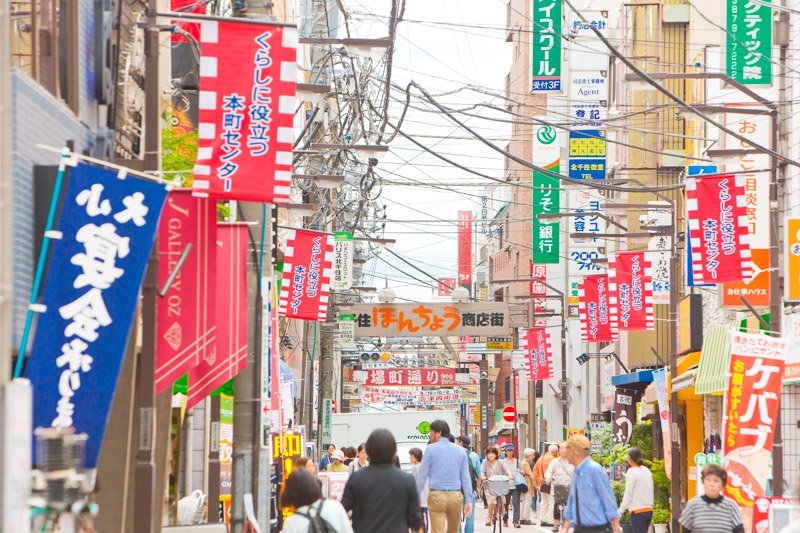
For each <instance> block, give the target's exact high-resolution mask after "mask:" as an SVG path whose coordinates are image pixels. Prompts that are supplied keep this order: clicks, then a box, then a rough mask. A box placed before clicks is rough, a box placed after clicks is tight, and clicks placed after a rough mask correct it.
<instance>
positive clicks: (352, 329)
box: [339, 315, 356, 348]
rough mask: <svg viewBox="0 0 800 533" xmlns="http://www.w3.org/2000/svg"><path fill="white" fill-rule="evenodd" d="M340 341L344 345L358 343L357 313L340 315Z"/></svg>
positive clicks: (351, 345)
mask: <svg viewBox="0 0 800 533" xmlns="http://www.w3.org/2000/svg"><path fill="white" fill-rule="evenodd" d="M339 342H340V344H341V346H342V347H348V348H350V347H353V346H355V345H356V317H355V315H339Z"/></svg>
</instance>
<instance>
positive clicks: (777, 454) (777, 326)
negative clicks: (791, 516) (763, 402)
mask: <svg viewBox="0 0 800 533" xmlns="http://www.w3.org/2000/svg"><path fill="white" fill-rule="evenodd" d="M785 50H786V47H785V46H781V53H782V54H783V55H785ZM784 59H785V57H784ZM782 68H783V67H782ZM780 79H781V83H785V81H784V76H781V77H780ZM770 118H771V120H770V122H771V124H770V127H771V145H770V148H772V149H773V150H777V148H778V107H777V105H776V106H775V107H774V108H772V109H770ZM770 163H771V164H770V172H769V211H770V225H769V230H770V231H769V266H770V269H769V329H770V331H771V332H772V336H773V337H780V336H781V319H782V318H783V305H782V303H781V296H782V294H781V267H780V254H781V252H780V246H781V224H780V222H781V217H782V213H783V211H781V200H782V198H781V194H780V193H781V191H780V183H779V182H778V160H777V158H775V156H771V157H770ZM782 386H783V385H781V387H782ZM772 480H773V481H772V493H773V495H774V496H776V497H778V498H780V497H781V496H783V436H782V432H781V408H780V404H779V405H778V409H777V411H776V413H775V432H774V434H773V439H772Z"/></svg>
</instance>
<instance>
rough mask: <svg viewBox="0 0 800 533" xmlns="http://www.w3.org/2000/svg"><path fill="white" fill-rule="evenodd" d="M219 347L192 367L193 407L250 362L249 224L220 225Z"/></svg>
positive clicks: (191, 400) (218, 257)
mask: <svg viewBox="0 0 800 533" xmlns="http://www.w3.org/2000/svg"><path fill="white" fill-rule="evenodd" d="M216 258H217V259H216V269H217V273H216V285H215V286H214V287H213V290H214V291H215V292H216V296H215V303H214V306H215V310H214V315H215V319H216V323H217V327H216V336H217V340H216V349H215V350H214V351H212V352H208V353H207V354H206V356H205V357H204V358H203V359H201V360H200V364H198V365H197V366H195V367H194V368H193V369H191V370H190V371H189V398H188V400H187V404H186V408H187V409H191V408H192V407H194V406H195V405H197V403H199V402H201V401H202V400H204V399H205V397H206V396H208V395H209V394H210V393H212V392H213V391H214V390H216V389H217V388H219V387H220V386H221V385H222V384H223V383H225V382H226V381H228V380H229V379H232V378H233V377H234V376H236V374H238V373H239V372H241V371H242V370H243V369H244V367H245V366H246V365H247V272H246V266H247V225H246V224H242V223H234V224H219V225H218V227H217V253H216Z"/></svg>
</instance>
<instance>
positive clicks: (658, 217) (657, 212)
mask: <svg viewBox="0 0 800 533" xmlns="http://www.w3.org/2000/svg"><path fill="white" fill-rule="evenodd" d="M647 203H648V205H651V206H653V207H652V208H650V209H648V213H649V215H650V216H651V217H652V218H653V219H654V221H655V224H656V225H657V226H669V225H670V224H672V213H671V211H670V210H671V207H670V206H669V204H667V203H666V202H661V201H656V202H647ZM662 206H663V207H662ZM689 244H691V243H689ZM687 248H689V246H687ZM647 250H648V254H647V255H648V259H650V265H651V267H652V273H653V303H654V304H665V305H666V304H669V301H670V300H669V288H670V287H669V283H670V280H669V277H670V275H669V259H670V256H671V255H672V236H670V235H656V236H655V237H653V238H652V239H650V241H649V242H648V243H647Z"/></svg>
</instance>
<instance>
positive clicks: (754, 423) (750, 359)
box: [722, 333, 786, 507]
mask: <svg viewBox="0 0 800 533" xmlns="http://www.w3.org/2000/svg"><path fill="white" fill-rule="evenodd" d="M785 353H786V342H785V341H784V340H783V339H778V338H774V337H767V336H766V335H758V334H755V335H751V334H747V333H733V334H732V335H731V359H730V366H729V373H728V378H727V380H726V387H725V391H726V392H725V405H724V409H723V418H722V425H723V438H722V447H723V450H724V454H723V457H724V461H723V462H724V466H725V469H726V470H727V471H728V484H727V485H726V487H725V494H726V495H727V496H729V497H730V498H732V499H733V500H734V501H735V502H737V503H738V504H739V505H740V506H742V507H752V506H753V502H754V501H755V499H756V498H757V497H758V496H764V495H765V494H766V486H767V478H768V477H769V471H770V458H771V456H772V440H773V435H774V432H775V413H776V412H777V410H778V406H779V405H780V398H781V390H782V387H781V381H782V379H783V370H784V357H785Z"/></svg>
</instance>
